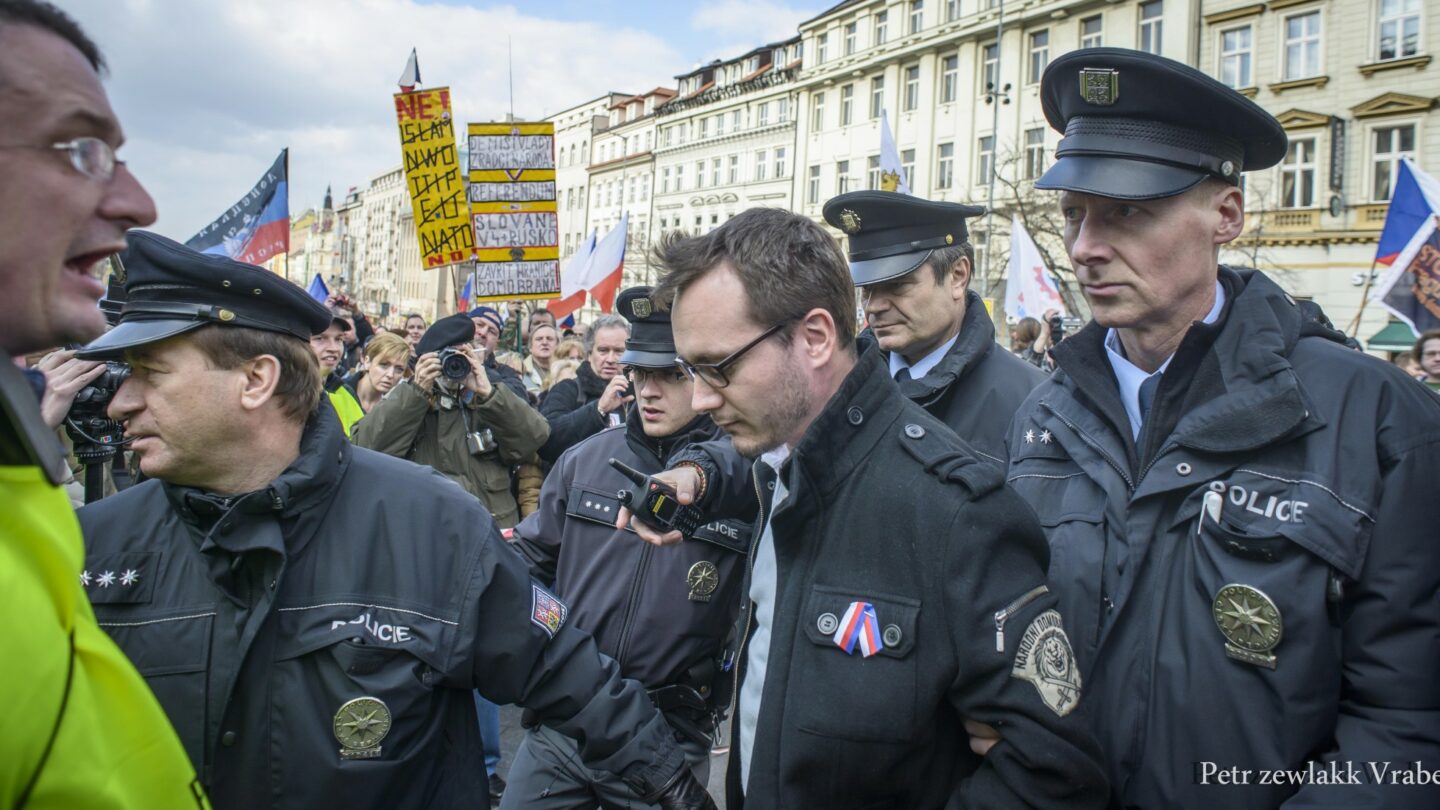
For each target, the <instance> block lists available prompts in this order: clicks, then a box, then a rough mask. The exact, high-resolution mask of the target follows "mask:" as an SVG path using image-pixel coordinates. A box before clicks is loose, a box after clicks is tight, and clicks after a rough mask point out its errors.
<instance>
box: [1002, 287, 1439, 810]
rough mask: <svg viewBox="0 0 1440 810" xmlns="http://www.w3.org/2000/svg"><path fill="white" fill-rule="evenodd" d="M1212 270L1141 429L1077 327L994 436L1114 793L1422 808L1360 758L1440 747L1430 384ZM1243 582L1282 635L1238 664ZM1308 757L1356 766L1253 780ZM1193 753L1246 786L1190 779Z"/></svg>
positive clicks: (1432, 758)
mask: <svg viewBox="0 0 1440 810" xmlns="http://www.w3.org/2000/svg"><path fill="white" fill-rule="evenodd" d="M1220 277H1221V282H1222V283H1223V284H1224V285H1225V287H1226V289H1227V291H1228V293H1227V305H1226V311H1225V312H1224V313H1223V314H1222V318H1221V320H1220V321H1219V322H1218V323H1217V324H1215V325H1213V326H1205V325H1196V326H1194V327H1192V328H1191V330H1190V332H1189V333H1187V334H1186V336H1185V338H1184V340H1183V341H1182V343H1181V345H1180V348H1179V350H1178V351H1177V352H1176V355H1175V358H1174V359H1173V360H1172V361H1171V365H1170V367H1169V368H1168V369H1167V371H1166V372H1165V375H1164V376H1163V377H1162V378H1161V380H1162V381H1161V383H1160V387H1159V390H1158V392H1157V393H1156V395H1155V401H1154V405H1152V407H1151V411H1150V417H1149V418H1148V419H1147V420H1146V423H1145V425H1144V426H1143V430H1142V432H1141V434H1140V439H1139V441H1138V442H1132V440H1131V436H1130V428H1129V423H1128V421H1127V420H1126V418H1125V415H1124V412H1123V407H1122V406H1121V404H1120V401H1119V395H1118V393H1117V386H1116V382H1115V377H1114V375H1113V372H1112V371H1111V369H1110V366H1109V364H1108V362H1107V361H1106V360H1105V354H1104V348H1103V345H1102V341H1103V340H1104V336H1105V331H1106V330H1105V329H1103V328H1102V327H1100V326H1098V325H1096V324H1093V323H1092V324H1091V325H1090V326H1087V327H1086V328H1085V329H1084V330H1082V331H1081V332H1079V333H1078V334H1076V335H1074V336H1073V337H1071V338H1070V339H1068V340H1066V341H1065V342H1064V343H1062V344H1060V345H1059V346H1057V347H1056V349H1055V356H1056V358H1057V359H1058V361H1059V364H1060V368H1059V370H1058V371H1056V372H1055V374H1054V376H1052V377H1051V378H1050V379H1049V380H1048V381H1047V382H1045V383H1044V384H1042V385H1041V386H1040V387H1039V388H1037V389H1036V390H1035V392H1034V393H1033V394H1032V395H1031V396H1030V399H1029V400H1028V401H1027V402H1026V403H1025V405H1024V407H1023V408H1021V410H1020V412H1019V414H1018V415H1017V416H1016V419H1015V425H1014V428H1013V429H1012V433H1011V436H1010V449H1011V452H1010V472H1009V479H1010V482H1011V484H1012V485H1013V486H1014V487H1015V488H1016V490H1017V491H1019V492H1020V494H1021V495H1022V496H1023V497H1024V498H1025V499H1026V500H1027V501H1029V503H1030V505H1031V506H1032V507H1033V508H1034V509H1035V511H1036V512H1037V513H1038V515H1039V517H1040V521H1041V523H1042V524H1043V525H1044V526H1045V529H1046V533H1047V535H1048V537H1049V541H1050V546H1051V566H1050V576H1051V582H1052V587H1054V588H1055V590H1056V591H1057V593H1058V594H1059V597H1060V604H1061V608H1062V612H1063V613H1064V615H1065V617H1066V620H1067V622H1068V624H1067V626H1068V628H1069V629H1070V632H1071V639H1072V641H1073V643H1074V644H1075V648H1076V653H1077V654H1078V655H1079V659H1080V671H1081V674H1082V675H1083V676H1084V678H1085V685H1086V688H1087V690H1088V696H1087V699H1089V700H1091V701H1093V703H1092V705H1091V709H1092V711H1091V712H1090V713H1089V717H1090V718H1091V719H1092V720H1093V721H1094V723H1095V730H1096V734H1097V736H1098V737H1099V739H1100V743H1101V745H1102V747H1103V748H1104V749H1105V752H1106V764H1107V765H1108V767H1109V774H1110V778H1111V779H1112V780H1113V784H1114V790H1115V802H1116V806H1117V807H1118V806H1122V805H1123V806H1125V807H1147V808H1148V807H1174V808H1211V807H1220V806H1223V807H1227V808H1236V809H1237V810H1247V809H1248V808H1257V810H1258V808H1273V807H1276V806H1278V805H1280V804H1282V803H1284V802H1287V801H1290V802H1293V804H1294V806H1297V807H1298V806H1304V807H1310V806H1318V805H1320V804H1324V805H1325V806H1334V807H1386V808H1408V807H1435V806H1436V794H1437V792H1440V788H1436V787H1433V786H1432V787H1430V788H1427V789H1418V788H1417V789H1412V790H1414V791H1415V792H1414V793H1409V792H1406V791H1407V789H1406V788H1398V787H1389V788H1380V787H1377V786H1376V785H1374V784H1373V783H1372V782H1373V777H1372V775H1371V773H1370V772H1369V770H1368V767H1367V765H1366V763H1380V766H1384V764H1385V763H1390V765H1391V767H1390V771H1392V772H1393V771H1394V770H1397V769H1404V768H1406V767H1408V763H1411V762H1414V761H1417V760H1419V761H1421V762H1423V763H1426V765H1425V767H1427V768H1431V769H1432V770H1433V767H1434V766H1433V764H1431V763H1436V762H1440V678H1437V677H1436V673H1437V672H1440V601H1437V599H1436V593H1437V592H1440V553H1437V538H1440V528H1437V527H1440V523H1437V520H1436V512H1435V506H1434V504H1435V498H1436V495H1437V493H1440V402H1437V401H1436V399H1435V397H1433V396H1431V395H1430V394H1429V393H1428V392H1426V391H1425V390H1424V389H1423V388H1422V387H1420V386H1417V385H1415V384H1414V383H1413V381H1411V380H1409V379H1407V378H1405V376H1404V375H1403V374H1401V373H1400V372H1399V371H1398V369H1395V368H1393V367H1391V366H1390V365H1388V364H1385V363H1383V362H1380V361H1378V360H1376V359H1375V358H1373V357H1368V356H1366V355H1364V354H1361V353H1360V352H1357V351H1353V350H1351V349H1348V348H1345V346H1344V345H1342V343H1341V342H1340V341H1341V336H1339V335H1337V334H1335V333H1332V332H1330V331H1329V330H1327V329H1325V328H1324V327H1323V326H1322V325H1321V324H1318V323H1316V322H1315V320H1314V318H1313V314H1307V311H1306V308H1305V307H1304V304H1303V302H1301V303H1298V304H1297V302H1296V301H1295V300H1294V299H1292V298H1291V297H1290V296H1288V295H1286V294H1285V293H1284V292H1283V291H1282V290H1281V289H1280V288H1279V287H1278V286H1276V285H1275V283H1274V282H1272V281H1271V280H1270V279H1268V278H1266V277H1265V276H1264V275H1262V274H1260V273H1254V272H1253V271H1252V272H1242V273H1236V272H1233V271H1231V270H1228V269H1222V270H1221V272H1220ZM1207 499H1209V500H1210V501H1211V505H1210V508H1213V509H1214V510H1215V513H1216V514H1217V515H1218V520H1216V519H1212V518H1211V517H1210V513H1209V509H1207V507H1206V502H1207ZM1231 585H1239V586H1242V590H1241V591H1240V592H1239V593H1238V595H1237V592H1235V591H1231V592H1230V593H1231V596H1232V599H1227V598H1223V597H1222V594H1221V591H1222V590H1223V589H1226V588H1227V586H1231ZM1245 589H1254V590H1257V591H1259V592H1260V593H1261V594H1263V595H1264V596H1265V597H1266V598H1268V599H1269V600H1271V601H1272V603H1273V605H1274V607H1275V609H1276V611H1277V612H1278V617H1277V616H1275V615H1270V614H1269V613H1268V612H1262V613H1261V614H1260V617H1261V618H1262V619H1264V620H1265V621H1267V622H1272V623H1274V622H1277V621H1278V624H1275V625H1274V626H1275V627H1276V629H1277V630H1279V637H1278V639H1276V640H1275V641H1276V643H1275V644H1274V646H1273V648H1272V649H1269V650H1261V651H1259V653H1258V655H1251V656H1249V657H1248V659H1247V657H1246V655H1245V650H1244V649H1243V648H1239V647H1235V645H1234V644H1232V643H1231V639H1230V638H1229V636H1228V635H1227V634H1226V633H1225V632H1224V631H1222V629H1221V627H1220V625H1219V624H1218V623H1217V612H1219V613H1220V615H1221V617H1222V618H1223V617H1224V616H1227V615H1231V614H1233V612H1234V610H1235V608H1234V606H1233V605H1232V604H1231V602H1232V600H1233V601H1238V602H1240V603H1242V604H1241V605H1240V606H1241V608H1242V609H1249V610H1255V609H1257V607H1258V606H1260V605H1262V604H1263V603H1262V602H1261V601H1260V600H1259V599H1258V598H1256V597H1254V596H1253V595H1249V593H1248V591H1247V590H1245ZM1244 603H1248V604H1244ZM1227 621H1233V620H1227ZM1263 626H1264V627H1270V626H1271V625H1263ZM1231 632H1232V633H1233V632H1234V631H1233V630H1232V631H1231ZM1259 638H1263V637H1259ZM1242 640H1246V639H1245V638H1244V637H1242ZM1247 643H1248V641H1247ZM1260 646H1266V645H1265V644H1261V645H1260ZM1228 648H1234V649H1228ZM1237 650H1238V651H1239V654H1238V656H1237V653H1236V651H1237ZM1252 652H1253V651H1252ZM1270 656H1273V659H1271V658H1270ZM1270 664H1273V668H1272V667H1271V666H1270ZM1309 762H1314V763H1315V767H1316V768H1317V769H1318V770H1321V771H1325V770H1327V769H1326V767H1325V763H1326V762H1336V763H1338V765H1337V766H1336V767H1337V768H1338V769H1339V772H1340V773H1341V774H1345V773H1346V772H1347V769H1348V768H1350V767H1351V766H1352V765H1353V768H1354V769H1355V771H1356V772H1357V773H1358V774H1359V775H1360V776H1361V777H1363V782H1362V783H1361V784H1356V785H1324V784H1310V783H1308V782H1307V783H1305V784H1303V785H1296V784H1294V783H1293V781H1292V780H1291V779H1290V778H1284V779H1282V780H1280V781H1279V782H1278V783H1276V782H1274V781H1273V780H1272V781H1271V782H1270V783H1268V784H1262V782H1261V779H1262V777H1261V775H1260V772H1261V771H1274V770H1277V769H1291V770H1297V771H1299V772H1301V777H1300V778H1302V779H1308V780H1309V782H1315V781H1316V780H1315V778H1314V777H1306V776H1304V773H1305V772H1306V770H1307V763H1309ZM1205 763H1209V765H1210V766H1213V767H1215V768H1218V769H1230V768H1232V767H1234V768H1239V769H1240V770H1246V769H1248V771H1249V774H1250V775H1249V777H1248V782H1247V783H1245V784H1241V785H1236V786H1229V785H1226V786H1220V785H1218V784H1217V782H1216V775H1215V774H1214V773H1213V772H1212V773H1211V774H1210V775H1209V776H1210V779H1209V782H1208V784H1207V783H1201V784H1197V781H1201V777H1202V774H1203V771H1202V770H1201V768H1202V767H1203V766H1204V764H1205Z"/></svg>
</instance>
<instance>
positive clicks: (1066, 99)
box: [1035, 48, 1286, 200]
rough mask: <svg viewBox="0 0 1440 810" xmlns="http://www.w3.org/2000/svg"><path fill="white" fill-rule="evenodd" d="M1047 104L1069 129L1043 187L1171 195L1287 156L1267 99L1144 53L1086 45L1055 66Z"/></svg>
mask: <svg viewBox="0 0 1440 810" xmlns="http://www.w3.org/2000/svg"><path fill="white" fill-rule="evenodd" d="M1040 99H1041V106H1042V107H1043V108H1044V110H1045V119H1046V120H1047V121H1049V122H1050V126H1052V127H1054V128H1055V129H1056V130H1057V131H1059V132H1061V133H1063V134H1064V136H1065V137H1063V138H1061V139H1060V145H1059V147H1058V148H1057V149H1056V150H1055V162H1054V164H1052V165H1051V166H1050V169H1049V170H1048V171H1046V172H1045V174H1044V175H1042V176H1041V177H1040V179H1038V180H1036V181H1035V187H1036V188H1043V189H1054V190H1060V189H1064V190H1069V191H1079V192H1084V193H1086V194H1096V195H1099V196H1101V197H1111V198H1115V199H1120V200H1149V199H1156V198H1160V197H1171V196H1174V195H1176V194H1179V193H1181V192H1183V191H1186V190H1188V189H1190V188H1193V187H1194V186H1196V185H1198V184H1199V183H1200V181H1201V180H1203V179H1205V178H1206V177H1215V178H1218V179H1220V180H1224V181H1225V182H1227V183H1230V184H1231V185H1239V183H1240V172H1242V171H1251V170H1254V169H1264V168H1267V167H1269V166H1274V165H1275V164H1276V163H1278V162H1280V159H1281V158H1282V157H1284V156H1285V148H1286V139H1285V130H1284V129H1283V128H1282V127H1281V126H1280V123H1279V122H1278V121H1276V120H1275V118H1274V117H1273V116H1272V115H1270V113H1267V112H1265V110H1263V109H1261V107H1260V105H1258V104H1256V103H1255V102H1253V101H1251V100H1250V99H1248V98H1246V97H1245V96H1243V95H1241V94H1240V93H1238V92H1236V91H1235V90H1232V89H1231V88H1229V87H1226V86H1225V85H1223V84H1221V83H1220V82H1218V81H1216V80H1214V79H1212V78H1210V77H1209V76H1206V75H1205V74H1204V73H1201V72H1200V71H1198V70H1195V69H1194V68H1191V67H1187V66H1186V65H1183V64H1181V63H1179V62H1175V61H1173V60H1170V59H1165V58H1163V57H1160V56H1155V55H1153V54H1148V53H1144V52H1143V51H1132V50H1128V49H1125V48H1083V49H1081V50H1078V51H1070V52H1069V53H1066V54H1064V55H1062V56H1060V57H1058V58H1056V59H1055V61H1053V62H1051V63H1050V66H1049V67H1048V68H1046V69H1045V75H1044V77H1042V78H1041V80H1040Z"/></svg>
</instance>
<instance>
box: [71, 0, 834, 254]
mask: <svg viewBox="0 0 1440 810" xmlns="http://www.w3.org/2000/svg"><path fill="white" fill-rule="evenodd" d="M833 4H834V3H833V0H832V1H831V2H826V1H825V0H691V1H690V2H682V1H681V0H632V1H631V2H621V1H620V0H528V2H525V3H522V4H506V3H489V2H479V0H472V1H471V2H463V1H462V0H450V1H449V2H417V1H416V0H59V5H61V6H62V7H63V8H64V9H65V10H66V11H68V12H69V13H70V14H71V15H73V16H74V17H75V18H76V19H77V20H78V21H79V22H80V24H81V25H82V26H83V27H84V28H85V30H86V31H87V32H88V33H89V34H90V36H91V37H92V38H94V39H95V40H96V41H97V42H98V44H99V45H100V47H101V50H102V51H103V52H104V54H105V58H106V60H107V61H108V62H109V65H110V75H109V76H108V77H107V79H106V87H107V89H108V91H109V94H110V100H111V103H112V104H114V106H115V109H116V111H117V112H118V113H119V115H120V120H121V123H122V124H123V125H124V127H125V130H126V135H127V139H128V141H127V145H126V147H125V148H124V150H122V152H121V156H122V157H123V158H124V159H125V160H126V161H128V162H129V164H130V166H131V168H132V169H133V171H134V172H135V174H136V176H138V177H139V178H140V180H141V182H142V183H144V184H145V186H146V188H148V189H149V191H150V193H151V194H152V195H153V196H154V197H155V202H156V205H157V207H158V208H159V211H160V220H159V221H158V222H157V223H156V225H155V229H156V230H158V231H160V232H161V233H163V234H165V235H167V236H170V237H172V238H175V239H179V240H181V241H184V240H185V239H188V238H189V237H190V236H192V235H193V234H194V233H195V232H196V231H198V230H199V229H200V228H201V227H202V226H203V225H205V224H207V223H208V222H210V221H211V220H213V219H214V218H215V217H217V216H219V215H220V213H221V212H222V211H223V210H224V209H225V208H226V207H228V206H229V205H231V204H232V203H234V202H235V201H236V200H237V199H239V198H240V196H241V195H242V194H244V193H245V192H246V191H248V190H249V189H250V186H251V185H253V184H254V183H255V181H256V180H258V179H259V178H260V175H261V174H262V173H264V171H265V169H267V168H268V167H269V166H270V164H271V163H272V162H273V161H274V159H275V156H276V155H277V154H278V153H279V151H280V150H281V149H282V148H284V147H286V146H288V147H289V148H290V211H291V213H292V214H295V213H299V212H300V211H303V210H304V209H305V208H307V207H310V206H317V205H319V203H320V201H321V199H322V198H323V197H324V194H325V187H326V185H327V184H333V186H334V188H335V196H336V198H337V200H338V199H339V198H341V197H343V196H344V194H345V191H346V189H348V188H349V187H351V186H363V185H365V184H366V183H367V182H368V181H369V178H370V177H371V176H372V175H374V174H377V173H379V172H381V171H383V170H385V169H387V168H389V167H391V166H394V165H398V164H399V162H400V143H399V136H398V135H397V133H396V128H395V113H394V106H393V104H392V102H391V99H390V96H391V94H392V93H394V92H396V90H397V88H396V86H395V82H396V79H397V78H399V76H400V72H401V70H402V69H403V68H404V66H405V59H406V57H407V56H408V55H409V53H410V48H411V47H416V48H418V50H419V56H420V73H421V77H422V78H423V79H424V86H426V87H439V86H444V85H448V86H449V87H450V88H451V90H452V97H453V99H454V102H453V103H454V104H455V115H456V121H457V123H459V124H464V123H467V122H470V121H491V120H497V119H500V118H502V117H503V116H504V115H505V113H506V111H507V108H508V92H509V87H508V84H507V81H506V37H507V36H508V37H509V38H510V40H511V42H512V43H513V48H514V66H515V114H516V116H517V117H519V118H522V119H531V120H534V119H540V118H543V117H545V116H547V115H550V114H552V113H555V112H558V111H560V110H563V109H566V108H568V107H571V106H574V105H575V104H578V103H580V102H583V101H586V100H588V99H591V98H595V97H596V96H599V95H601V94H602V93H605V92H607V91H610V90H615V91H620V92H642V91H644V90H648V89H650V88H653V87H656V86H664V87H670V86H673V84H674V76H675V74H677V73H681V72H683V71H687V70H689V69H691V68H692V67H694V66H695V65H697V64H699V63H701V62H703V61H709V60H710V59H714V58H728V57H732V56H738V55H740V54H741V53H743V52H745V51H747V50H749V49H750V48H752V47H755V46H756V45H760V44H764V43H766V42H771V41H775V40H780V39H785V38H787V37H789V36H793V35H794V34H795V32H796V26H797V24H798V23H799V22H800V21H801V20H804V19H807V18H809V17H812V16H814V15H815V14H817V13H819V12H820V11H823V10H824V9H825V8H828V7H829V6H831V5H833ZM459 131H463V129H462V128H461V127H457V132H459Z"/></svg>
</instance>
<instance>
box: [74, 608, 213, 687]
mask: <svg viewBox="0 0 1440 810" xmlns="http://www.w3.org/2000/svg"><path fill="white" fill-rule="evenodd" d="M95 618H96V620H97V623H98V624H99V625H100V626H101V627H102V628H104V629H105V632H106V633H108V634H109V635H110V637H111V638H113V639H115V643H116V644H117V645H118V646H119V647H120V649H122V650H124V651H125V656H126V657H127V658H129V659H130V661H131V663H133V664H134V665H135V669H136V670H138V671H139V672H140V674H141V675H142V676H144V677H147V678H148V677H152V676H155V675H176V674H179V673H182V672H199V671H201V670H203V669H205V667H206V666H207V665H208V664H209V662H210V624H211V622H212V621H213V620H214V618H215V613H214V612H213V611H207V610H205V608H203V607H202V608H195V609H192V610H183V609H182V610H170V611H167V612H166V614H164V615H157V614H156V613H154V612H150V611H147V612H145V613H144V614H137V611H134V610H124V609H117V610H106V609H104V608H103V607H98V606H97V609H96V611H95Z"/></svg>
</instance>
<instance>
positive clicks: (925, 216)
mask: <svg viewBox="0 0 1440 810" xmlns="http://www.w3.org/2000/svg"><path fill="white" fill-rule="evenodd" d="M983 213H985V209H984V208H982V207H980V206H978V205H961V204H959V203H950V202H938V201H936V200H926V199H922V198H920V197H912V196H910V195H908V194H899V193H896V192H893V191H852V192H849V193H848V194H841V195H840V196H838V197H832V198H831V199H830V200H828V201H826V203H825V209H824V214H825V221H826V222H828V223H830V224H831V225H832V226H834V227H836V228H839V229H840V230H842V231H844V232H845V233H846V234H848V235H849V237H850V244H849V259H850V276H851V278H853V279H854V281H855V286H857V287H863V286H866V285H868V284H879V283H881V282H884V281H890V280H891V279H896V278H899V277H901V276H903V275H905V274H906V273H910V272H913V271H914V270H915V269H916V268H918V267H919V266H920V265H922V264H924V263H925V260H926V259H928V258H930V253H931V252H932V251H934V250H935V249H937V248H943V247H949V246H952V245H958V244H960V243H961V242H964V241H965V240H966V239H968V238H969V232H968V231H967V230H966V228H965V220H966V219H968V218H973V217H977V216H980V215H981V214H983Z"/></svg>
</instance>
